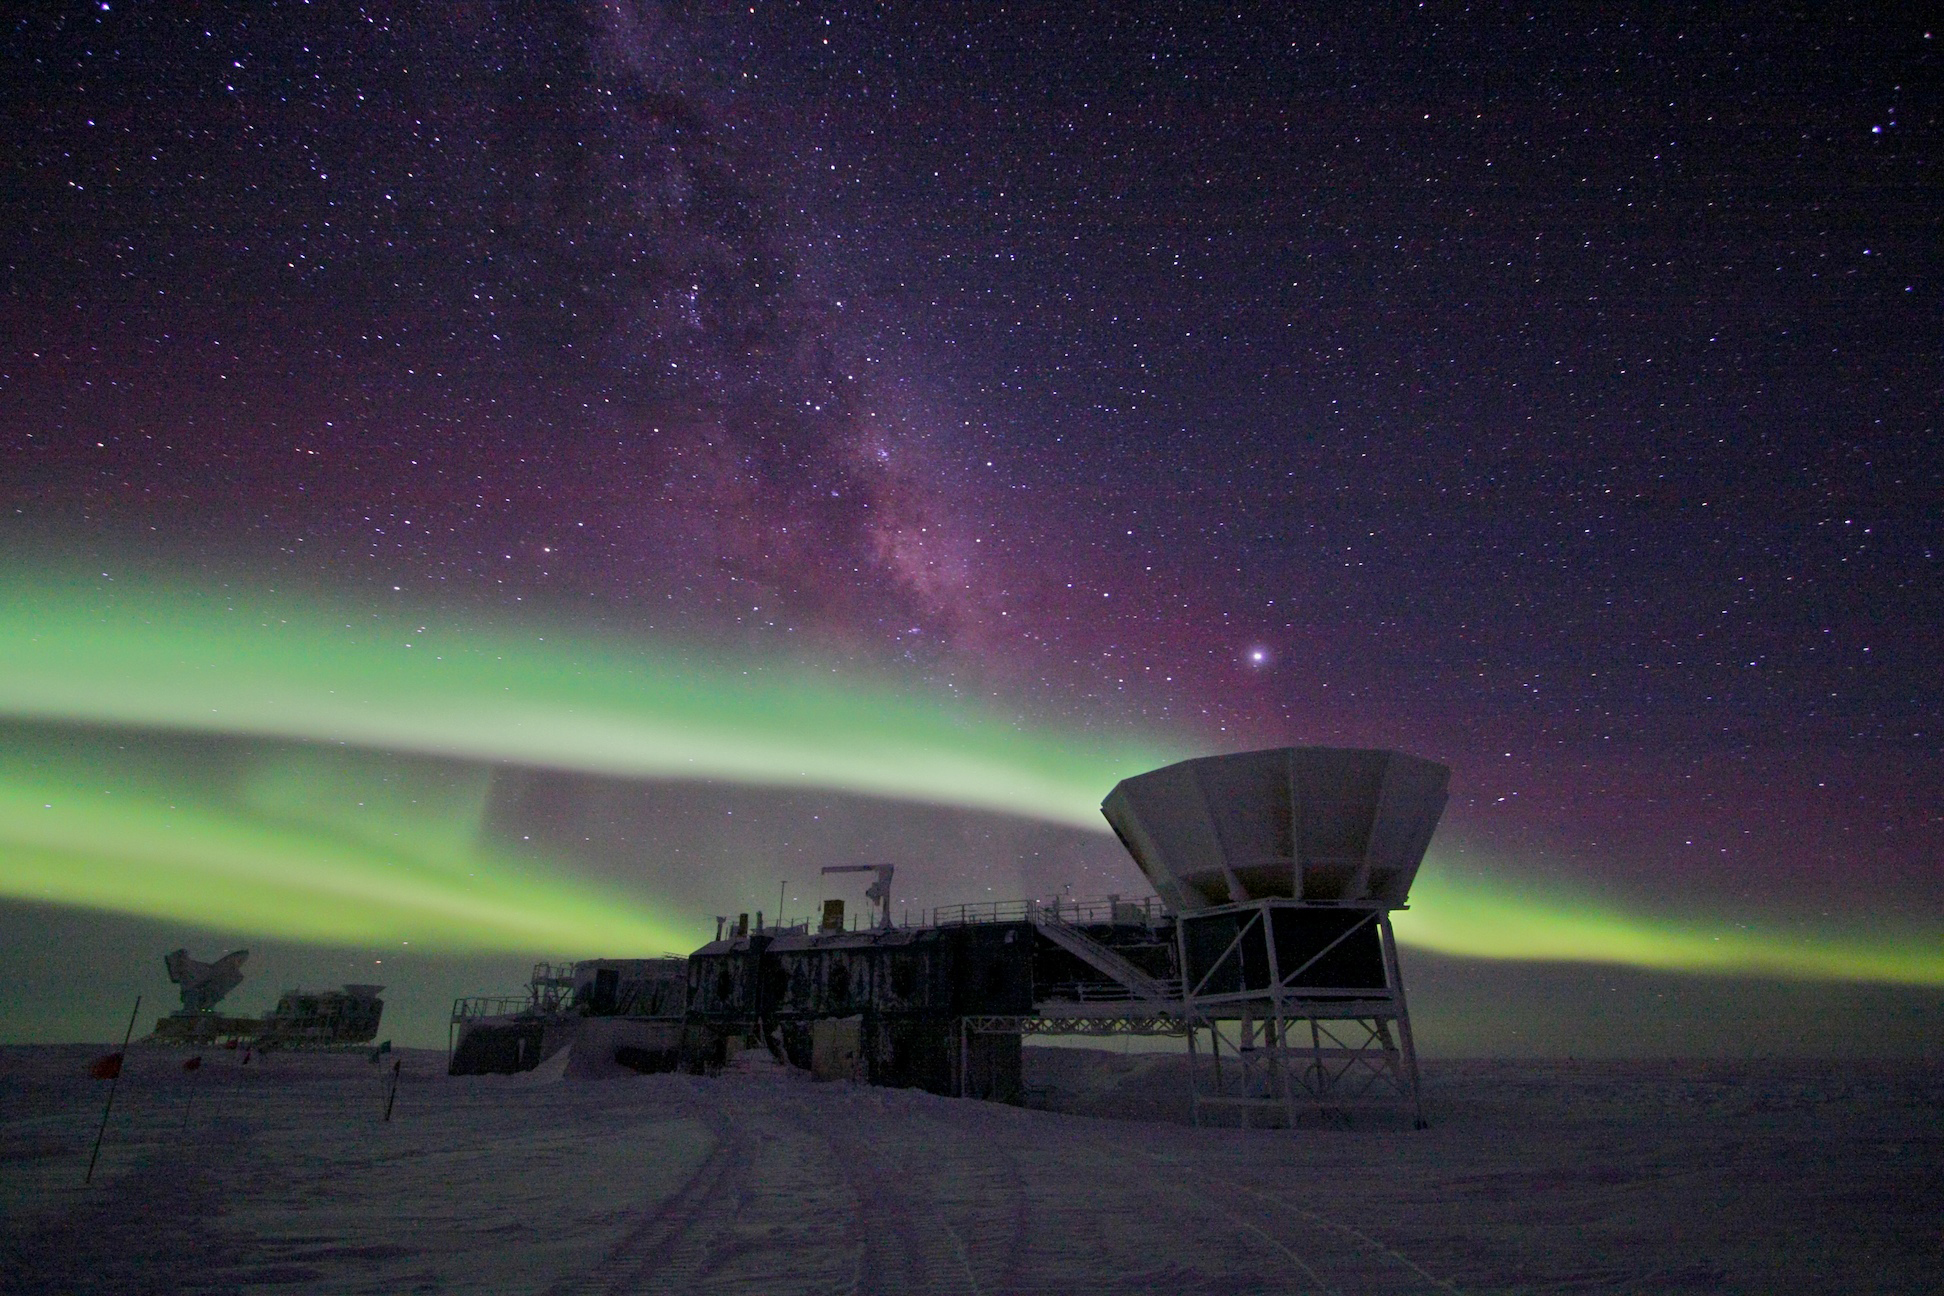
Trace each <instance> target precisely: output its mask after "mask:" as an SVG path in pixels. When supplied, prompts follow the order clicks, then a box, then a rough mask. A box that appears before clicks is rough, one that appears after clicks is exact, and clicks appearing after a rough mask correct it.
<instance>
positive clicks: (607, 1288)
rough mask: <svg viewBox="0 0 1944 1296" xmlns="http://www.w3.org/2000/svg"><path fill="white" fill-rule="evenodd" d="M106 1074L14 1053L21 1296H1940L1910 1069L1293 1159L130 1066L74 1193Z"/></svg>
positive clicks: (1092, 1088)
mask: <svg viewBox="0 0 1944 1296" xmlns="http://www.w3.org/2000/svg"><path fill="white" fill-rule="evenodd" d="M98 1051H99V1050H91V1049H88V1048H85V1047H42V1048H9V1049H4V1050H0V1212H4V1215H3V1216H0V1229H3V1232H0V1289H3V1290H5V1291H8V1292H50V1293H53V1292H60V1293H66V1292H77V1293H79V1292H116V1293H140V1292H176V1291H182V1292H236V1291H262V1292H279V1293H281V1292H290V1293H298V1292H303V1293H326V1292H329V1293H350V1292H373V1293H378V1292H383V1293H397V1292H444V1291H451V1292H509V1293H511V1292H522V1293H527V1292H530V1293H562V1294H565V1293H609V1292H703V1293H713V1292H723V1293H727V1292H744V1291H750V1292H755V1291H760V1292H764V1293H770V1294H773V1296H789V1294H791V1293H811V1292H818V1293H822V1292H862V1293H893V1292H941V1293H943V1292H952V1293H979V1294H986V1296H989V1294H996V1293H1002V1292H1089V1293H1132V1292H1168V1293H1177V1292H1225V1293H1226V1292H1251V1293H1253V1292H1343V1293H1351V1292H1382V1293H1392V1292H1395V1293H1405V1292H1450V1291H1454V1290H1456V1291H1469V1292H1608V1291H1611V1292H1648V1291H1652V1292H1750V1293H1754V1292H1829V1293H1860V1292H1935V1291H1944V1209H1941V1208H1940V1202H1944V1077H1940V1075H1939V1072H1938V1070H1937V1068H1936V1067H1935V1066H1934V1065H1928V1064H1923V1063H1913V1062H1883V1063H1869V1062H1852V1063H1832V1062H1827V1061H1804V1062H1790V1061H1770V1060H1764V1061H1745V1062H1744V1061H1735V1062H1722V1061H1710V1062H1640V1061H1595V1062H1536V1063H1535V1062H1500V1061H1479V1062H1453V1061H1433V1062H1429V1063H1427V1064H1426V1077H1425V1078H1426V1095H1427V1107H1428V1114H1429V1115H1430V1117H1431V1120H1432V1128H1431V1129H1429V1130H1425V1131H1413V1130H1410V1129H1409V1128H1408V1127H1401V1126H1397V1125H1390V1126H1379V1125H1376V1124H1372V1125H1368V1126H1365V1127H1359V1128H1342V1127H1327V1126H1326V1127H1319V1128H1314V1129H1300V1130H1297V1131H1293V1132H1291V1131H1242V1130H1234V1129H1195V1128H1192V1127H1191V1126H1189V1125H1188V1124H1186V1123H1185V1112H1186V1105H1185V1102H1184V1101H1183V1082H1182V1076H1181V1072H1180V1070H1179V1067H1180V1062H1179V1060H1178V1059H1176V1058H1173V1057H1170V1056H1166V1055H1153V1054H1145V1055H1144V1054H1128V1055H1122V1054H1115V1053H1104V1052H1096V1051H1091V1050H1067V1049H1061V1050H1043V1049H1031V1050H1029V1051H1028V1055H1027V1056H1028V1059H1029V1060H1028V1077H1027V1078H1028V1083H1029V1085H1031V1086H1032V1089H1033V1092H1034V1094H1035V1096H1036V1099H1037V1100H1038V1101H1041V1102H1044V1103H1046V1104H1048V1105H1049V1106H1051V1107H1054V1108H1058V1109H1060V1110H1021V1109H1015V1108H1009V1107H1001V1106H995V1105H992V1104H987V1103H979V1102H967V1101H958V1100H953V1099H947V1098H938V1097H934V1096H932V1095H929V1094H923V1093H916V1092H910V1091H894V1090H883V1089H871V1088H864V1087H859V1086H855V1085H849V1084H829V1085H823V1084H813V1083H810V1082H808V1081H805V1080H801V1079H796V1078H792V1077H786V1076H783V1075H780V1074H777V1072H776V1069H775V1068H773V1067H755V1068H750V1069H749V1071H748V1072H746V1073H730V1074H725V1075H723V1076H721V1077H717V1078H709V1079H702V1078H696V1077H689V1076H650V1077H634V1076H629V1077H625V1078H617V1079H606V1080H595V1081H575V1080H571V1079H562V1078H558V1077H557V1076H555V1075H551V1074H543V1073H535V1074H531V1075H527V1076H520V1077H466V1078H449V1077H447V1076H446V1075H444V1074H443V1071H444V1057H443V1055H441V1054H434V1053H423V1052H409V1053H407V1054H405V1055H404V1069H403V1074H402V1076H401V1082H400V1086H399V1091H398V1098H397V1107H396V1111H395V1114H394V1117H393V1120H392V1122H391V1123H390V1124H386V1123H384V1122H383V1120H382V1116H383V1111H384V1101H385V1085H386V1083H387V1081H388V1079H389V1071H390V1059H387V1060H386V1062H385V1064H384V1065H383V1066H371V1065H369V1064H368V1063H366V1062H365V1060H364V1059H363V1058H362V1057H347V1056H335V1057H330V1056H308V1057H306V1056H294V1055H283V1056H276V1055H273V1056H271V1057H269V1058H257V1059H254V1060H253V1061H252V1062H251V1064H250V1065H249V1066H247V1067H245V1066H242V1065H240V1057H239V1055H238V1054H234V1053H220V1052H219V1053H215V1054H210V1055H205V1058H206V1064H205V1066H204V1067H203V1068H202V1070H200V1071H198V1072H196V1073H193V1074H191V1073H185V1072H183V1071H182V1070H181V1062H182V1057H183V1055H181V1054H175V1053H167V1052H160V1051H154V1050H142V1049H137V1050H135V1051H134V1052H132V1053H131V1055H130V1060H129V1065H128V1068H127V1071H126V1073H125V1075H124V1078H123V1080H122V1083H121V1089H120V1093H119V1096H118V1097H117V1100H116V1109H115V1113H114V1116H113V1119H112V1120H111V1122H110V1124H109V1129H108V1138H107V1143H106V1146H105V1148H104V1150H103V1152H102V1156H101V1164H100V1167H99V1168H98V1169H97V1171H96V1174H95V1182H94V1184H93V1185H92V1186H89V1187H84V1186H83V1185H82V1182H81V1180H82V1174H83V1171H84V1170H85V1168H86V1166H87V1159H88V1151H89V1147H90V1145H91V1143H92V1140H93V1137H94V1132H95V1126H96V1122H97V1121H98V1120H99V1118H100V1113H101V1101H102V1098H103V1096H104V1094H105V1090H106V1084H105V1083H104V1082H101V1081H94V1080H90V1079H89V1078H88V1076H87V1062H88V1059H89V1057H90V1056H91V1055H92V1054H93V1053H94V1052H98ZM551 1070H552V1071H555V1072H557V1071H558V1070H559V1068H557V1067H556V1068H552V1069H551ZM192 1093H193V1103H192V1102H191V1098H192Z"/></svg>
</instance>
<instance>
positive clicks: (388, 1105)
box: [385, 1058, 405, 1125]
mask: <svg viewBox="0 0 1944 1296" xmlns="http://www.w3.org/2000/svg"><path fill="white" fill-rule="evenodd" d="M404 1065H405V1059H404V1058H399V1059H398V1060H397V1061H395V1062H393V1063H392V1078H391V1092H390V1093H388V1094H386V1095H385V1123H386V1124H387V1125H389V1124H391V1109H392V1103H393V1102H394V1101H395V1100H396V1099H397V1098H398V1069H399V1068H400V1067H402V1066H404Z"/></svg>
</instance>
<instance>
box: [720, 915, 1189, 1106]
mask: <svg viewBox="0 0 1944 1296" xmlns="http://www.w3.org/2000/svg"><path fill="white" fill-rule="evenodd" d="M1138 912H1139V911H1138V910H1137V913H1138ZM1075 930H1078V931H1081V932H1084V933H1085V934H1086V935H1087V936H1088V938H1089V939H1091V940H1093V941H1095V942H1098V943H1099V944H1101V945H1104V946H1107V947H1109V948H1112V949H1114V950H1115V952H1116V953H1118V954H1119V955H1120V956H1121V957H1123V958H1126V959H1128V960H1129V961H1130V962H1133V963H1135V964H1136V965H1137V966H1140V967H1141V968H1142V969H1143V970H1144V971H1147V972H1148V973H1149V974H1150V975H1153V976H1155V977H1156V978H1157V979H1162V980H1172V979H1174V978H1175V977H1176V973H1175V970H1174V962H1175V942H1174V931H1173V924H1172V921H1170V920H1167V919H1161V920H1159V921H1158V922H1149V921H1148V919H1147V916H1146V915H1145V914H1142V915H1141V916H1140V917H1139V918H1137V919H1130V920H1129V921H1127V922H1125V923H1098V924H1092V925H1088V926H1085V927H1080V928H1076V929H1075ZM1125 994H1126V991H1125V989H1124V988H1123V987H1121V986H1119V985H1118V984H1117V983H1115V982H1114V981H1112V980H1111V979H1110V978H1108V977H1107V976H1105V975H1104V974H1103V973H1102V972H1100V971H1099V970H1097V969H1096V968H1095V967H1093V966H1091V965H1089V964H1088V963H1087V962H1085V961H1083V960H1082V959H1080V958H1077V957H1075V956H1074V955H1073V954H1072V953H1069V952H1068V951H1067V950H1066V949H1064V948H1062V947H1061V946H1060V945H1058V944H1056V943H1054V942H1053V941H1051V940H1049V939H1048V938H1047V937H1046V936H1045V935H1044V934H1043V932H1042V931H1041V929H1040V927H1039V926H1038V925H1037V924H1036V923H1034V922H1033V921H1030V920H1028V919H1026V918H1024V917H1022V918H1019V919H1017V920H1013V921H1003V920H993V921H974V922H965V923H959V924H953V925H946V926H932V927H889V928H873V929H868V930H860V931H841V932H828V933H818V932H809V931H804V930H801V929H790V930H786V931H783V932H767V933H766V932H753V933H750V934H748V935H732V936H729V937H727V938H725V939H723V940H718V941H714V942H712V943H710V944H708V945H705V946H703V947H702V948H701V949H699V950H697V951H696V952H695V953H694V954H692V955H690V956H689V963H688V1039H687V1043H688V1049H689V1053H690V1062H691V1065H692V1066H694V1067H696V1068H697V1069H707V1068H708V1067H709V1066H711V1065H718V1064H720V1063H721V1062H722V1061H723V1060H725V1058H726V1057H727V1055H728V1054H729V1053H730V1052H731V1051H733V1050H735V1049H737V1048H745V1047H764V1048H768V1049H770V1050H771V1051H772V1052H774V1053H776V1054H777V1055H778V1058H779V1060H781V1061H784V1062H787V1063H789V1064H790V1065H792V1066H797V1067H801V1068H803V1069H805V1070H808V1071H811V1072H812V1073H814V1074H818V1075H821V1076H825V1077H827V1078H838V1077H842V1078H854V1079H857V1080H861V1081H865V1082H867V1083H870V1084H879V1085H891V1086H895V1087H900V1088H918V1089H926V1090H930V1091H931V1092H933V1093H939V1094H953V1093H965V1094H966V1095H968V1096H971V1097H980V1098H992V1099H997V1100H1000V1101H1015V1100H1017V1098H1018V1097H1019V1094H1020V1036H1019V1035H1018V1034H1017V1033H1010V1034H1009V1033H1003V1032H977V1033H968V1032H966V1031H965V1030H964V1029H963V1022H964V1020H965V1019H967V1018H1035V1017H1039V1016H1042V1015H1045V1014H1047V1013H1049V1012H1057V1011H1059V1009H1060V1008H1061V1007H1062V1006H1067V1007H1072V1006H1074V1005H1077V1004H1080V1003H1111V1002H1112V1001H1113V1000H1114V999H1115V998H1117V997H1119V998H1124V997H1125Z"/></svg>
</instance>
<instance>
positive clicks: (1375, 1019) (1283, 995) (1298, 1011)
mask: <svg viewBox="0 0 1944 1296" xmlns="http://www.w3.org/2000/svg"><path fill="white" fill-rule="evenodd" d="M1270 903H1276V902H1270ZM1267 909H1268V905H1267V904H1265V905H1264V906H1263V912H1262V913H1261V914H1260V915H1258V916H1257V917H1254V918H1251V919H1250V920H1248V921H1247V922H1245V923H1243V924H1242V926H1241V930H1240V931H1238V933H1237V936H1236V940H1235V942H1234V943H1232V945H1231V948H1230V950H1229V951H1225V952H1224V953H1223V955H1222V958H1224V959H1226V958H1228V957H1229V956H1230V954H1231V953H1233V952H1235V951H1236V950H1237V949H1239V946H1240V943H1241V942H1243V941H1246V940H1249V939H1250V938H1251V937H1253V938H1254V939H1256V940H1260V941H1262V942H1263V944H1264V945H1265V946H1266V949H1265V950H1264V951H1263V953H1264V955H1265V958H1266V963H1267V966H1268V968H1269V977H1270V979H1269V983H1268V984H1267V986H1265V987H1264V988H1263V989H1260V990H1255V991H1242V992H1239V993H1238V992H1234V991H1231V992H1228V993H1223V994H1218V995H1207V996H1197V995H1196V994H1195V991H1196V990H1198V989H1200V988H1201V986H1191V987H1189V991H1188V995H1187V997H1186V999H1185V1001H1184V1005H1183V1007H1184V1009H1185V1018H1186V1021H1187V1022H1188V1023H1189V1029H1188V1031H1187V1032H1186V1034H1187V1038H1188V1053H1189V1058H1190V1072H1191V1080H1190V1083H1191V1086H1192V1091H1193V1099H1194V1119H1195V1123H1196V1124H1197V1125H1199V1124H1202V1123H1203V1120H1204V1117H1205V1116H1217V1115H1230V1114H1232V1115H1234V1116H1235V1117H1238V1118H1239V1119H1240V1122H1241V1124H1242V1125H1243V1126H1244V1127H1245V1128H1246V1127H1248V1126H1251V1125H1254V1124H1257V1123H1261V1124H1266V1125H1288V1126H1294V1125H1295V1124H1296V1123H1297V1121H1298V1119H1299V1118H1300V1117H1302V1116H1305V1115H1311V1116H1320V1117H1324V1118H1329V1117H1339V1118H1340V1117H1344V1116H1347V1115H1348V1114H1349V1113H1350V1112H1351V1111H1353V1110H1358V1109H1369V1108H1389V1109H1393V1110H1394V1109H1396V1108H1398V1107H1401V1106H1402V1107H1408V1108H1410V1110H1411V1113H1412V1117H1413V1123H1414V1124H1415V1125H1416V1127H1417V1128H1419V1129H1423V1128H1425V1120H1424V1103H1423V1098H1422V1095H1421V1093H1420V1089H1419V1084H1418V1067H1417V1052H1416V1049H1415V1047H1414V1045H1413V1043H1412V1039H1411V1018H1410V1012H1409V1009H1408V1008H1407V1007H1406V1005H1405V1001H1404V983H1403V979H1402V975H1401V973H1400V971H1399V968H1398V963H1397V944H1396V938H1395V936H1394V935H1393V934H1392V931H1391V923H1390V915H1389V914H1388V913H1386V912H1383V911H1381V910H1377V911H1372V913H1371V916H1370V918H1369V919H1368V920H1367V921H1369V922H1374V923H1375V924H1376V925H1377V931H1378V936H1379V940H1380V944H1381V949H1382V953H1383V963H1384V980H1385V983H1386V984H1385V985H1384V986H1383V987H1382V988H1374V987H1373V988H1357V989H1354V990H1344V991H1337V992H1330V991H1322V992H1320V993H1319V991H1318V990H1316V989H1314V988H1299V987H1296V986H1294V985H1292V984H1291V983H1292V982H1293V981H1295V980H1296V979H1297V977H1298V976H1300V975H1301V974H1302V973H1303V972H1304V971H1306V970H1307V969H1308V968H1309V967H1310V966H1312V965H1313V964H1315V963H1316V962H1317V961H1318V960H1319V959H1320V958H1321V957H1322V955H1323V954H1324V953H1328V952H1329V948H1331V947H1334V945H1335V944H1336V943H1337V942H1336V941H1333V942H1331V946H1330V947H1326V948H1325V949H1324V950H1322V951H1320V952H1319V953H1317V954H1316V955H1314V956H1313V957H1311V958H1310V959H1308V960H1307V961H1306V962H1305V963H1304V964H1303V965H1302V967H1300V968H1298V969H1296V970H1295V971H1294V972H1291V973H1288V974H1282V973H1281V972H1280V970H1279V969H1277V967H1276V950H1275V943H1274V941H1273V940H1270V939H1269V923H1268V921H1267ZM1363 925H1364V924H1363V923H1361V922H1360V923H1358V924H1357V926H1358V928H1361V927H1362V926H1363ZM1352 930H1355V929H1352ZM1349 935H1350V932H1347V931H1346V932H1345V933H1344V934H1343V935H1342V936H1339V937H1338V938H1337V939H1338V941H1341V940H1342V939H1344V938H1345V937H1347V936H1349ZM1218 963H1219V960H1218ZM1184 966H1185V951H1184ZM1207 979H1208V978H1203V981H1204V983H1206V981H1207ZM1204 1046H1205V1049H1206V1052H1205V1053H1204V1051H1203V1050H1204Z"/></svg>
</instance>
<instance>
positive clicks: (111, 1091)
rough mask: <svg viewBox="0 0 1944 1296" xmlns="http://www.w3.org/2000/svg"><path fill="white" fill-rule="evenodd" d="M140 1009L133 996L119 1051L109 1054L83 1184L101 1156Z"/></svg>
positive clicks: (90, 1178)
mask: <svg viewBox="0 0 1944 1296" xmlns="http://www.w3.org/2000/svg"><path fill="white" fill-rule="evenodd" d="M141 1011H142V996H140V995H136V996H135V1007H134V1008H132V1009H130V1010H129V1013H128V1029H127V1030H125V1031H123V1032H122V1046H121V1052H119V1053H114V1054H110V1055H109V1056H110V1057H112V1058H113V1059H114V1069H113V1070H112V1071H110V1072H109V1073H108V1101H107V1102H106V1103H105V1104H103V1105H102V1108H101V1128H100V1129H98V1130H96V1131H95V1145H94V1153H93V1154H92V1155H91V1156H89V1157H88V1173H87V1174H85V1175H83V1176H82V1177H81V1182H82V1183H84V1184H87V1183H93V1182H94V1168H95V1162H96V1161H97V1160H99V1159H100V1157H101V1139H102V1136H103V1135H105V1134H106V1133H107V1132H108V1113H109V1112H111V1111H113V1110H115V1090H117V1089H119V1088H121V1073H122V1062H123V1061H124V1060H125V1059H126V1058H127V1057H128V1041H129V1040H131V1039H133V1038H134V1037H135V1017H136V1014H137V1013H140V1012H141Z"/></svg>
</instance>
